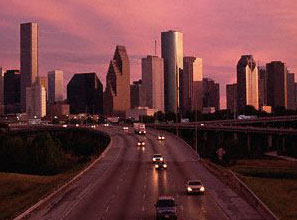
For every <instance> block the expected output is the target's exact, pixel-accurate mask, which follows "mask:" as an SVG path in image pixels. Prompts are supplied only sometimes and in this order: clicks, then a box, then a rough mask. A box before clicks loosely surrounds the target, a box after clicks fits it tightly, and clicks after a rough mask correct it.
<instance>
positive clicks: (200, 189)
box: [186, 180, 205, 194]
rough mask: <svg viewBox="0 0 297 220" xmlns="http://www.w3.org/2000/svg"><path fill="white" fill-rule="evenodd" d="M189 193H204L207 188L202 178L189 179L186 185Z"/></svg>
mask: <svg viewBox="0 0 297 220" xmlns="http://www.w3.org/2000/svg"><path fill="white" fill-rule="evenodd" d="M186 188H187V193H188V194H192V193H193V194H194V193H197V194H203V193H204V192H205V188H204V186H203V184H202V183H201V181H200V180H189V181H188V182H187V185H186Z"/></svg>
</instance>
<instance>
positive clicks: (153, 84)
mask: <svg viewBox="0 0 297 220" xmlns="http://www.w3.org/2000/svg"><path fill="white" fill-rule="evenodd" d="M141 68H142V86H143V88H144V90H145V92H146V98H145V100H146V106H147V107H149V108H151V109H157V110H158V111H162V112H164V62H163V59H162V58H159V57H157V56H147V57H146V58H142V59H141Z"/></svg>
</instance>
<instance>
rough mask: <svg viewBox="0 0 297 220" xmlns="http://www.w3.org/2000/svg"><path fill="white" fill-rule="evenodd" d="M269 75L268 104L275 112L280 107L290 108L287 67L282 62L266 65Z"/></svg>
mask: <svg viewBox="0 0 297 220" xmlns="http://www.w3.org/2000/svg"><path fill="white" fill-rule="evenodd" d="M266 71H267V75H268V81H267V88H268V91H267V102H268V105H269V106H271V107H272V109H273V110H275V109H276V108H278V107H284V108H287V107H288V101H287V76H288V72H287V67H286V65H285V64H284V63H283V62H281V61H273V62H271V63H267V64H266Z"/></svg>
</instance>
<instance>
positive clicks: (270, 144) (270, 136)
mask: <svg viewBox="0 0 297 220" xmlns="http://www.w3.org/2000/svg"><path fill="white" fill-rule="evenodd" d="M267 144H268V149H269V150H271V149H272V135H269V136H268V137H267Z"/></svg>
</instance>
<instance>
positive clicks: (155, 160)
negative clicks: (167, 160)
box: [153, 154, 164, 163]
mask: <svg viewBox="0 0 297 220" xmlns="http://www.w3.org/2000/svg"><path fill="white" fill-rule="evenodd" d="M163 160H164V157H163V156H162V154H154V156H153V163H158V162H160V161H163Z"/></svg>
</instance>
